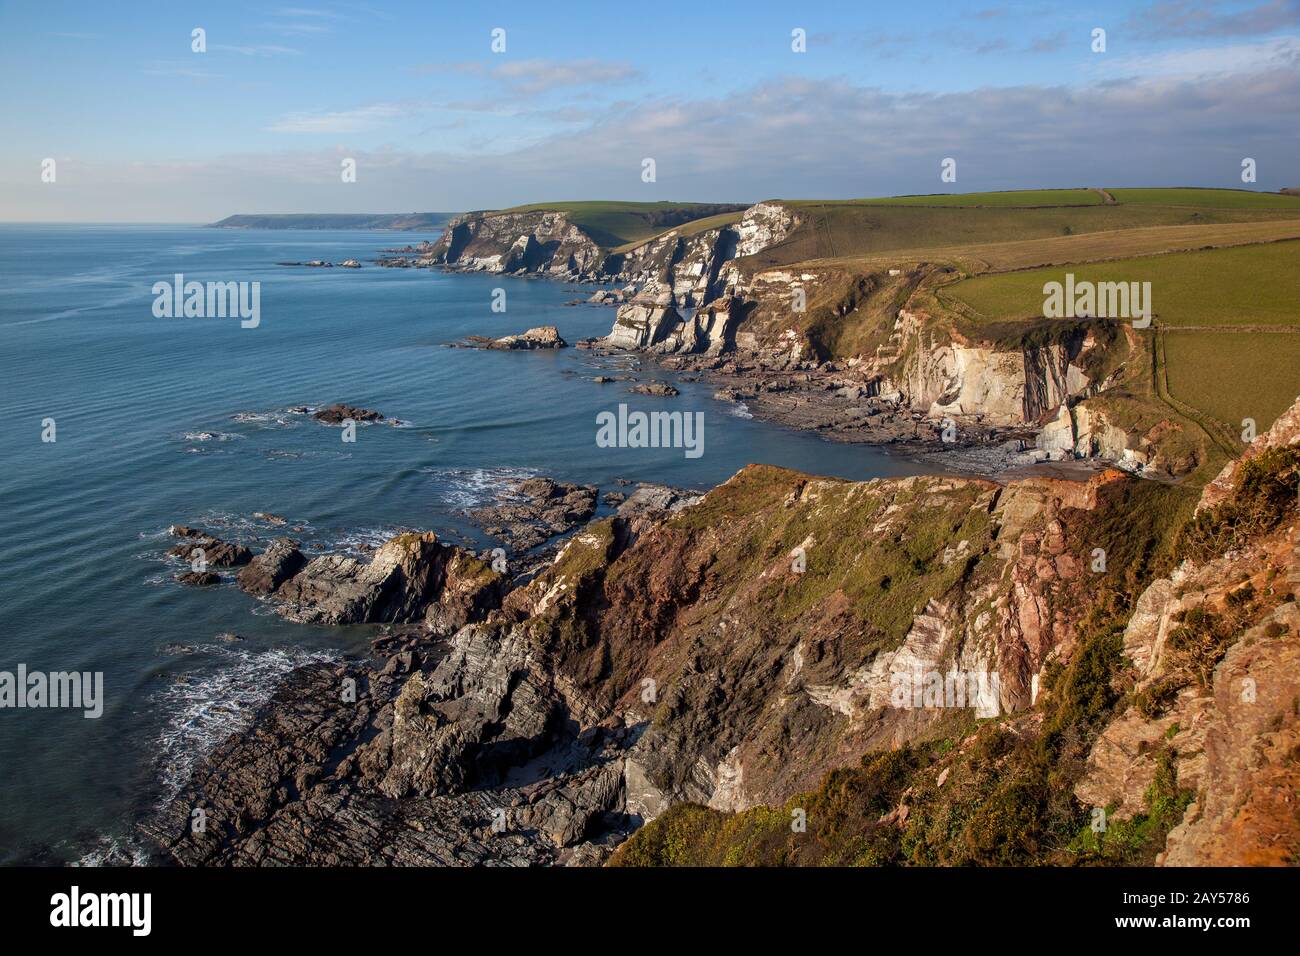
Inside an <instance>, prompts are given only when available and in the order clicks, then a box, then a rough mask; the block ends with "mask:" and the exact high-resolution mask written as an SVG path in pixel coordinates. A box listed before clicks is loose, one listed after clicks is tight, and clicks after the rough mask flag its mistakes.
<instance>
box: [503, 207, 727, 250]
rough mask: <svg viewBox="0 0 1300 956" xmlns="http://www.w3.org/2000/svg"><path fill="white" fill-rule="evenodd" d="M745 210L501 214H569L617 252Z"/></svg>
mask: <svg viewBox="0 0 1300 956" xmlns="http://www.w3.org/2000/svg"><path fill="white" fill-rule="evenodd" d="M744 209H745V206H744V205H740V204H736V203H689V202H605V201H591V202H546V203H533V204H531V205H527V206H512V207H511V208H509V209H502V210H499V211H500V212H540V211H554V212H563V213H568V215H569V219H570V221H572V222H573V224H574V225H576V226H578V227H579V228H580V229H582V230H583V231H584V232H586V233H587V234H588V235H589V236H591V238H592V239H594V240H596V242H598V243H599V244H600V245H602V246H604V247H606V248H609V249H614V248H617V247H620V246H625V245H628V244H636V243H639V242H643V241H645V240H646V239H649V238H651V237H652V236H656V235H658V234H660V233H662V232H664V231H666V230H668V229H671V228H674V227H676V226H680V225H683V224H685V223H689V222H691V221H692V220H696V219H703V218H708V217H715V216H727V215H732V214H734V215H736V218H739V213H740V212H742V211H743V210H744Z"/></svg>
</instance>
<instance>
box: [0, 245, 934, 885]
mask: <svg viewBox="0 0 1300 956" xmlns="http://www.w3.org/2000/svg"><path fill="white" fill-rule="evenodd" d="M422 238H434V236H432V235H429V236H422V235H415V234H406V233H397V234H395V233H369V232H355V231H346V232H318V231H312V232H253V231H227V230H214V229H205V228H202V227H175V226H156V227H144V226H130V227H127V226H81V225H79V226H62V225H60V226H48V225H43V226H26V225H22V226H19V225H0V383H2V386H0V387H2V389H3V404H2V406H0V407H3V415H2V416H0V441H2V443H0V448H3V455H4V459H3V464H4V467H3V468H0V497H2V500H3V507H0V671H6V670H7V671H11V672H12V671H14V670H15V669H16V668H17V666H18V665H19V664H25V665H26V666H27V668H28V670H29V671H68V670H78V671H102V672H103V674H104V685H105V686H104V696H105V703H104V713H103V716H102V717H100V718H99V719H85V718H84V717H83V716H82V713H81V712H80V711H77V710H16V709H0V862H14V861H18V860H36V861H45V862H61V861H77V860H85V861H90V862H95V861H100V860H103V859H121V858H122V854H126V855H127V856H129V855H130V854H131V852H132V842H131V839H130V832H131V823H132V821H133V820H134V819H135V818H136V816H137V815H138V814H139V813H141V812H142V811H143V810H145V809H147V808H148V807H149V806H150V805H151V803H153V802H156V801H158V800H160V799H163V798H165V797H166V795H167V794H168V793H169V792H170V788H172V787H174V786H176V785H177V784H178V783H179V781H180V780H182V779H183V778H184V777H185V775H186V774H187V772H188V769H189V767H191V766H192V765H193V763H194V761H195V760H196V759H198V757H199V756H201V755H202V753H203V752H204V749H205V748H207V747H209V746H211V745H212V743H213V742H214V741H215V740H217V739H219V738H220V737H222V736H224V735H225V734H227V733H229V732H230V731H231V730H233V729H236V728H238V727H239V726H240V725H241V723H242V722H243V721H244V719H245V718H246V716H247V715H248V713H249V712H250V711H251V709H253V708H255V707H256V706H257V704H258V703H259V702H260V701H262V700H264V699H265V698H266V697H267V696H269V694H270V692H271V690H272V689H273V688H274V685H275V682H276V680H277V679H278V677H279V676H281V675H283V673H285V672H286V671H287V670H288V669H289V668H290V667H292V666H294V665H295V664H297V663H301V662H304V661H306V660H310V659H312V658H314V657H321V658H324V657H328V656H333V655H338V654H342V653H348V652H355V651H358V650H360V649H361V648H363V647H364V645H365V642H366V640H367V638H368V636H369V633H368V631H367V630H366V629H362V628H353V629H340V628H315V627H307V626H302V625H294V624H289V623H286V622H284V621H281V620H280V619H278V618H277V617H275V616H274V615H272V614H270V613H269V612H268V609H267V608H266V606H265V605H263V604H260V603H259V602H257V601H256V600H254V599H252V598H250V597H248V596H247V595H244V594H243V593H241V592H240V591H238V590H237V589H236V588H235V587H234V586H233V585H232V584H226V585H223V586H221V587H219V588H215V589H212V588H208V589H198V588H187V587H185V586H182V585H179V584H177V583H175V582H174V581H173V575H174V573H175V572H176V570H177V568H176V566H175V565H174V564H173V563H172V562H170V561H169V560H167V559H166V558H165V557H164V554H163V552H164V551H165V550H166V548H167V547H168V546H169V545H170V544H171V543H172V539H170V538H169V537H168V536H167V535H166V529H167V527H168V526H169V525H171V524H173V523H182V524H195V525H200V526H203V527H208V528H211V529H212V530H213V531H214V532H215V533H217V534H219V535H222V534H223V531H224V532H225V534H224V535H223V536H227V537H231V538H236V539H241V540H265V539H266V538H269V537H271V536H274V535H276V534H284V533H289V534H292V535H293V536H295V537H298V538H301V539H302V540H303V541H304V544H305V545H306V546H307V547H308V548H309V549H315V550H318V551H320V550H347V549H349V548H353V549H355V548H356V547H357V546H358V545H360V544H363V543H378V542H380V541H382V540H384V539H385V538H386V537H387V536H389V535H391V534H392V533H394V532H396V531H397V530H400V529H405V528H419V529H430V530H434V531H437V532H439V533H441V534H446V535H450V536H451V537H453V538H456V537H457V536H465V537H466V538H468V539H469V540H471V541H478V542H479V543H480V544H486V543H487V542H486V541H485V540H484V539H481V538H476V532H475V531H474V530H473V528H472V527H471V526H470V525H468V524H467V523H466V522H465V520H464V517H463V511H464V509H465V508H467V507H473V506H475V505H478V504H482V503H486V502H488V501H490V500H491V498H492V495H493V492H494V490H495V489H497V488H500V487H501V486H502V485H503V484H504V483H505V482H507V481H509V480H511V479H513V478H516V477H521V476H525V475H529V474H547V475H552V476H555V477H557V478H561V479H565V480H571V481H581V482H584V483H596V484H599V485H601V486H602V491H604V490H613V489H614V488H615V487H616V485H615V481H616V480H617V479H619V478H623V479H628V480H631V481H659V482H667V483H670V484H674V485H679V486H686V487H694V488H700V489H704V488H708V487H711V486H712V485H714V484H717V483H718V482H720V481H723V480H725V479H726V478H727V477H729V476H730V475H731V474H733V473H734V472H735V471H736V470H737V469H739V468H740V467H742V466H743V465H745V464H746V463H748V462H768V463H772V464H778V465H784V466H788V467H792V468H799V469H802V470H805V471H809V472H813V473H817V474H829V475H840V476H844V477H851V478H867V477H875V476H881V475H894V474H907V473H913V472H915V471H917V470H918V468H917V466H915V465H913V464H911V463H909V462H906V461H904V460H902V459H894V458H889V457H887V456H885V455H883V454H882V453H880V452H877V451H874V450H871V449H867V448H863V447H855V446H849V445H839V444H834V443H831V442H826V441H823V440H821V439H819V438H817V437H815V436H813V435H811V434H807V433H800V432H795V431H791V430H787V429H784V428H781V427H778V426H773V425H770V424H764V423H762V422H759V421H755V420H752V419H747V418H745V417H742V416H741V415H739V414H737V409H735V408H734V407H733V406H731V405H729V404H726V403H722V402H717V401H715V400H713V398H712V397H711V396H712V389H711V388H710V387H709V386H707V385H703V384H699V383H693V382H681V381H677V382H676V384H677V385H678V387H679V388H680V389H681V392H682V394H681V395H680V396H679V397H676V398H667V399H662V398H653V397H648V396H641V395H633V394H628V393H627V392H626V391H625V388H626V384H625V383H613V384H605V385H600V384H596V383H595V382H593V381H592V380H591V379H592V377H593V376H595V375H598V374H602V373H605V374H609V373H610V372H611V369H613V370H614V372H615V374H617V373H618V372H619V371H623V370H627V369H630V368H631V367H632V366H633V365H635V363H636V361H637V360H636V359H635V358H634V357H631V356H627V357H619V358H613V359H609V358H601V357H599V356H595V355H592V354H591V353H589V352H585V351H580V350H576V349H566V350H562V351H558V352H533V353H503V352H485V351H476V350H462V349H449V348H446V347H445V346H446V343H448V342H452V341H455V340H458V339H460V338H462V337H464V336H466V335H471V334H478V335H492V336H499V335H505V334H508V333H512V332H519V331H522V330H523V329H525V328H528V327H531V326H536V325H543V324H554V325H556V326H558V327H559V329H560V333H561V335H563V336H564V337H565V338H566V339H568V340H569V341H570V342H572V341H574V340H576V339H579V338H582V337H585V336H591V335H598V334H604V333H605V332H607V331H608V330H609V327H610V324H611V322H612V320H613V311H612V310H611V309H605V308H592V307H587V306H581V307H566V306H564V305H563V303H564V302H566V301H567V300H570V299H573V298H575V297H576V294H575V293H574V292H572V291H570V290H568V289H566V287H565V285H564V284H563V283H559V282H554V281H548V280H538V279H514V278H502V277H496V276H481V275H479V276H476V275H448V274H443V273H439V272H432V271H428V270H406V269H382V268H377V267H374V266H372V265H370V264H369V260H370V259H372V258H373V257H374V256H375V255H376V254H377V253H378V252H379V251H380V250H381V249H383V248H386V247H390V246H395V245H405V244H406V243H408V242H417V241H419V240H420V239H422ZM345 258H357V259H360V260H362V261H363V262H364V263H366V266H365V267H364V268H362V269H360V270H350V269H338V268H335V269H305V268H292V267H282V266H277V265H275V263H277V262H282V261H306V260H311V259H326V260H331V261H335V262H338V261H341V260H343V259H345ZM175 273H183V274H184V276H185V279H186V280H187V281H188V280H197V281H201V282H206V281H220V282H230V281H236V282H237V281H250V282H251V281H257V282H260V283H261V322H260V325H259V326H258V327H257V328H254V329H245V328H241V327H240V324H239V321H238V320H237V319H231V318H190V319H186V318H156V317H155V316H154V314H153V308H152V307H153V301H154V296H153V293H152V292H151V288H152V286H153V284H154V283H155V282H158V281H171V280H172V277H173V275H174V274H175ZM496 288H503V289H505V290H506V304H507V308H506V311H505V312H504V313H500V312H493V311H492V309H491V304H492V291H493V289H496ZM584 295H585V293H584ZM634 374H635V373H634ZM644 374H645V373H643V375H644ZM653 377H656V378H667V379H670V380H672V379H673V377H672V376H671V375H665V374H661V373H653ZM336 401H342V402H348V403H351V404H355V405H361V406H364V407H367V408H373V409H377V410H379V411H381V412H382V413H383V414H384V415H386V416H391V417H393V418H397V419H400V420H401V421H402V422H403V423H404V424H403V426H402V427H388V426H383V425H376V426H368V427H363V428H360V429H358V434H357V441H356V442H355V443H354V444H344V443H343V442H341V441H340V435H341V433H340V430H339V429H337V428H329V427H326V426H323V425H320V424H318V423H316V422H314V421H312V420H310V419H308V418H306V417H305V416H302V415H296V414H293V413H291V412H290V411H289V409H290V408H291V407H293V406H299V405H322V404H327V403H330V402H336ZM620 402H626V403H627V404H628V406H629V407H630V408H632V409H642V410H655V409H665V410H682V411H689V412H695V411H700V412H703V413H704V421H705V451H704V454H703V455H702V456H701V457H699V458H694V459H692V458H687V457H686V456H685V455H684V454H683V452H682V450H681V449H606V448H599V447H597V445H596V442H595V435H596V429H597V426H596V416H597V414H598V413H599V412H602V411H613V410H615V409H616V408H617V406H618V404H619V403H620ZM49 418H52V419H54V420H55V428H56V437H57V440H56V441H55V442H52V443H50V442H43V441H42V440H41V438H42V431H43V427H42V422H43V421H44V420H45V419H49ZM256 512H270V513H274V514H277V515H282V516H284V517H285V518H286V519H288V522H289V526H288V528H285V527H275V526H272V525H270V524H268V523H267V522H266V521H264V520H260V519H257V518H255V517H254V514H255V513H256ZM223 633H235V634H238V635H240V636H242V637H243V638H244V640H242V641H238V642H230V641H228V640H222V639H218V635H220V634H223Z"/></svg>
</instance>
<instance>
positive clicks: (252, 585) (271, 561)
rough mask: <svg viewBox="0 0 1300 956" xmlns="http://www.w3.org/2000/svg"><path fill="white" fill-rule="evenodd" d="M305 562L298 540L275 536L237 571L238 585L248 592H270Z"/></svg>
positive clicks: (298, 569) (299, 569) (296, 571)
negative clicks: (262, 549)
mask: <svg viewBox="0 0 1300 956" xmlns="http://www.w3.org/2000/svg"><path fill="white" fill-rule="evenodd" d="M306 564H307V559H306V558H305V557H304V556H303V553H302V552H301V551H299V550H298V542H296V541H293V540H290V539H289V538H276V539H275V540H273V541H272V542H271V543H270V545H268V546H267V549H266V550H265V551H263V552H262V553H261V554H259V555H256V556H254V557H253V559H252V560H251V561H249V563H248V564H247V565H246V566H245V567H244V568H243V569H242V570H241V571H240V572H239V587H240V588H241V589H242V590H244V591H247V592H248V593H249V594H271V593H272V592H273V591H275V590H276V589H277V588H278V587H279V586H280V585H281V584H283V583H284V582H285V581H288V580H289V579H290V578H292V577H293V576H294V575H295V574H297V573H298V572H299V571H301V570H302V569H303V567H305V566H306Z"/></svg>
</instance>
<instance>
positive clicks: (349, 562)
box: [268, 532, 501, 630]
mask: <svg viewBox="0 0 1300 956" xmlns="http://www.w3.org/2000/svg"><path fill="white" fill-rule="evenodd" d="M268 560H271V561H273V560H275V559H274V558H271V559H268ZM500 593H501V578H500V575H498V574H497V573H496V572H494V571H493V570H492V569H491V568H490V567H488V566H487V565H486V564H485V563H484V562H482V561H480V560H479V559H478V558H476V557H474V556H473V555H471V554H469V553H468V552H466V551H463V550H462V549H460V548H457V547H454V546H451V545H445V544H442V543H441V542H439V541H438V538H437V535H435V534H433V533H431V532H426V533H424V534H416V533H410V534H402V535H398V536H397V537H395V538H393V539H391V540H389V541H388V542H386V543H385V544H384V545H383V546H382V547H381V548H380V549H379V550H378V551H376V552H375V554H374V556H373V557H372V558H371V560H370V562H369V563H368V564H363V563H361V562H360V561H357V560H356V559H354V558H350V557H347V556H346V555H337V554H331V555H322V556H321V557H318V558H314V559H313V560H312V561H311V562H309V563H308V564H307V565H306V567H304V568H303V569H302V570H301V571H299V572H298V573H297V574H295V575H294V576H293V577H291V578H289V579H287V580H285V581H284V582H283V583H282V584H280V585H279V586H278V587H277V588H276V590H275V592H274V596H275V598H276V599H277V600H278V601H280V602H283V603H282V604H281V605H280V606H279V607H278V608H277V611H278V612H279V613H280V614H281V615H283V616H284V617H286V618H288V619H289V620H293V621H301V622H304V623H310V624H376V623H411V622H414V621H420V620H426V621H428V622H429V623H430V624H431V625H436V626H437V627H438V628H439V629H440V630H445V629H454V628H456V627H460V626H462V625H464V624H465V623H467V622H468V621H470V620H471V619H473V617H474V616H475V615H477V614H481V613H483V612H484V611H486V610H487V609H488V608H490V607H493V606H495V604H496V603H497V602H498V601H499V599H500Z"/></svg>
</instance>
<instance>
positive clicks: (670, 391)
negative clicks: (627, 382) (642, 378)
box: [628, 382, 681, 398]
mask: <svg viewBox="0 0 1300 956" xmlns="http://www.w3.org/2000/svg"><path fill="white" fill-rule="evenodd" d="M628 391H629V392H636V393H637V394H638V395H658V396H660V397H662V398H670V397H672V396H674V395H680V394H681V392H679V391H678V390H677V389H676V388H674V387H673V386H672V385H669V384H668V383H667V382H645V383H643V384H641V385H633V386H632V387H631V388H629V389H628Z"/></svg>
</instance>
